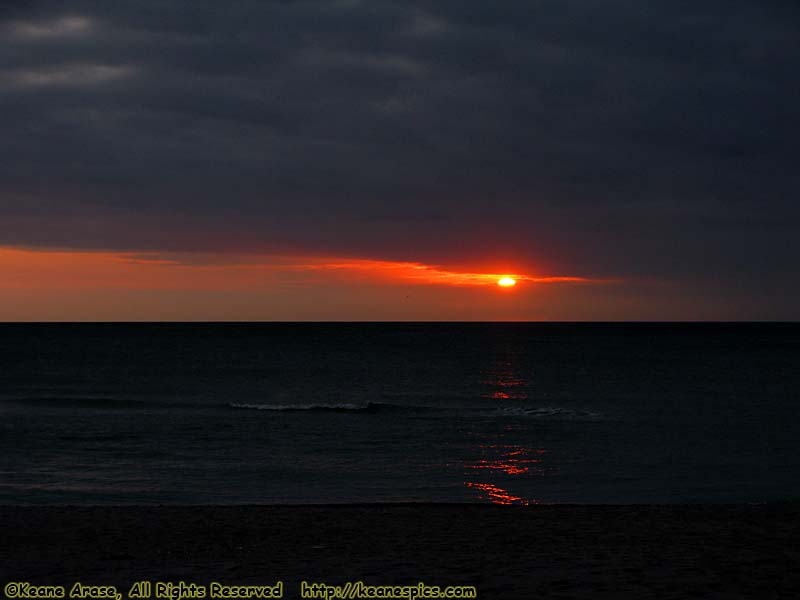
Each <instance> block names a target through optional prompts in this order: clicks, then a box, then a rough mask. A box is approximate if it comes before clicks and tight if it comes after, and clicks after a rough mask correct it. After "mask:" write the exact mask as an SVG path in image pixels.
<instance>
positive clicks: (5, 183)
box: [0, 0, 800, 321]
mask: <svg viewBox="0 0 800 600" xmlns="http://www.w3.org/2000/svg"><path fill="white" fill-rule="evenodd" d="M798 72H800V5H798V4H797V3H796V2H793V1H791V2H790V1H788V0H758V1H755V0H752V1H751V0H726V1H724V2H723V1H721V0H695V1H693V2H684V1H680V0H671V1H657V0H654V1H648V2H643V1H642V0H592V1H590V0H519V1H517V0H507V1H504V2H486V1H485V0H458V1H455V0H452V1H451V0H443V1H440V2H433V1H432V2H417V1H414V0H406V1H402V2H388V1H384V0H329V1H313V0H307V1H306V0H299V1H294V2H278V1H268V0H231V1H230V2H219V1H218V0H170V1H164V0H114V2H108V1H99V0H98V1H94V2H90V1H86V0H70V1H68V2H67V1H41V2H39V1H35V0H31V1H18V0H4V1H3V2H2V3H0V135H1V136H2V143H0V321H96V320H97V321H109V320H110V321H120V320H123V321H141V320H143V321H149V320H171V321H172V320H190V321H191V320H200V321H205V320H212V321H217V320H222V321H227V320H233V321H242V320H244V321H247V320H258V321H270V320H337V321H338V320H344V321H359V320H423V321H427V320H434V321H436V320H458V321H461V320H489V321H492V320H501V321H502V320H523V321H524V320H545V321H550V320H558V321H564V320H566V321H573V320H578V321H584V320H603V321H605V320H612V321H625V320H635V321H636V320H797V319H798V318H800V279H799V278H798V276H797V271H798V269H797V265H798V263H799V262H800V243H798V239H800V205H799V204H798V189H799V188H800V171H798V169H797V167H796V163H797V143H798V142H797V140H798V135H799V134H800V109H798V106H800V85H798V78H797V73H798ZM503 276H513V277H514V278H516V279H517V285H515V286H513V287H509V288H501V287H500V286H498V285H497V280H498V279H499V278H501V277H503Z"/></svg>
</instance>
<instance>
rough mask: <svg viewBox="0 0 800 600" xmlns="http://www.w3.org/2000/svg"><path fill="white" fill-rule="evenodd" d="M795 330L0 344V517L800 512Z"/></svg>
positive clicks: (558, 328)
mask: <svg viewBox="0 0 800 600" xmlns="http://www.w3.org/2000/svg"><path fill="white" fill-rule="evenodd" d="M799 405H800V325H798V324H566V323H561V324H560V323H553V324H539V323H485V324H483V323H475V324H463V323H461V324H459V323H440V324H434V323H420V324H411V323H397V324H365V323H359V324H346V323H341V324H313V323H307V324H289V323H286V324H255V323H253V324H248V323H242V324H238V323H237V324H223V323H220V324H3V325H0V503H2V504H181V505H183V504H297V503H304V504H305V503H326V504H327V503H334V504H338V503H371V502H479V503H480V502H483V503H498V504H536V503H541V504H551V503H591V504H596V503H615V504H616V503H621V504H630V503H745V502H768V501H783V500H796V499H798V498H799V497H800V420H798V407H799Z"/></svg>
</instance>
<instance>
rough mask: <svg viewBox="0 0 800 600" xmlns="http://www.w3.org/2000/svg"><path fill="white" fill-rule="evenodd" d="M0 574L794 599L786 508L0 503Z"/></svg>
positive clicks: (792, 534) (797, 530)
mask: <svg viewBox="0 0 800 600" xmlns="http://www.w3.org/2000/svg"><path fill="white" fill-rule="evenodd" d="M0 531H2V536H0V557H2V563H1V564H2V567H0V577H1V578H2V584H3V585H4V586H5V585H6V583H7V582H9V581H28V582H31V583H35V584H37V585H41V584H53V585H64V586H69V585H71V584H72V583H73V582H74V581H81V582H83V583H87V584H96V585H101V584H102V585H106V584H113V585H116V586H117V587H119V588H120V590H122V591H127V590H128V588H129V586H130V585H131V584H132V583H133V582H135V581H138V580H150V581H154V582H155V581H172V582H178V581H181V580H182V581H184V582H196V583H203V584H207V583H209V582H211V581H218V582H221V583H228V584H269V583H274V582H275V581H277V580H281V581H283V582H284V585H285V592H284V597H287V598H297V597H299V589H300V581H301V580H306V581H317V582H325V583H329V584H339V583H344V582H346V581H364V582H365V583H368V584H375V585H388V584H416V583H417V582H419V581H422V582H425V583H426V584H429V585H441V586H447V585H474V586H476V588H477V591H478V597H479V598H492V599H516V598H518V599H528V598H693V597H694V598H725V599H730V598H778V597H792V596H794V594H797V593H800V574H799V573H798V566H800V506H798V505H797V504H782V505H751V506H531V507H500V506H484V505H364V506H303V507H293V506H265V507H248V506H241V507H239V506H234V507H9V506H5V507H1V508H0Z"/></svg>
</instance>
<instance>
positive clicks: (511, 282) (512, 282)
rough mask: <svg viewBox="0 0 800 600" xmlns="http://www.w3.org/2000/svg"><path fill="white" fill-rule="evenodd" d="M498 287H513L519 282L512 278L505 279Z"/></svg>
mask: <svg viewBox="0 0 800 600" xmlns="http://www.w3.org/2000/svg"><path fill="white" fill-rule="evenodd" d="M497 285H499V286H501V287H511V286H512V285H517V280H516V279H513V278H511V277H503V278H502V279H500V280H499V281H498V282H497Z"/></svg>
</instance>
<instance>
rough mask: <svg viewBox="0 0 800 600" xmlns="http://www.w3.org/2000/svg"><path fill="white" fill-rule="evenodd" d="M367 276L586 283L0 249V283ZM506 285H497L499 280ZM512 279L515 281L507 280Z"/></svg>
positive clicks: (255, 260) (192, 283)
mask: <svg viewBox="0 0 800 600" xmlns="http://www.w3.org/2000/svg"><path fill="white" fill-rule="evenodd" d="M287 276H291V277H289V278H288V279H290V280H291V281H293V282H298V281H299V282H304V283H313V282H316V281H318V280H319V279H320V278H322V279H327V280H330V279H332V280H335V281H343V282H344V281H348V280H357V281H367V282H371V283H379V284H406V285H408V284H410V285H442V286H492V287H497V286H498V285H500V286H505V287H507V288H510V287H512V286H514V285H516V284H517V283H519V282H529V283H542V284H544V283H586V282H592V281H593V280H590V279H586V278H583V277H564V276H548V277H538V276H532V275H525V274H520V273H515V274H507V273H479V272H471V271H460V270H455V269H447V268H444V267H441V266H437V265H426V264H422V263H418V262H402V261H382V260H372V259H336V258H325V257H320V258H308V257H282V256H266V255H202V254H193V253H171V254H159V253H138V254H137V253H121V252H90V251H65V250H26V249H17V248H0V287H29V288H30V287H32V288H42V287H47V288H51V287H60V286H67V287H80V286H83V285H99V286H104V287H107V286H111V287H118V288H123V289H131V288H135V289H176V288H180V289H197V288H202V289H226V288H234V289H235V288H237V287H241V286H242V285H244V286H252V285H264V284H270V283H276V284H280V283H285V282H286V281H287ZM504 281H505V282H506V283H503V282H504ZM509 281H513V282H514V283H513V284H510V283H508V282H509Z"/></svg>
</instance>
